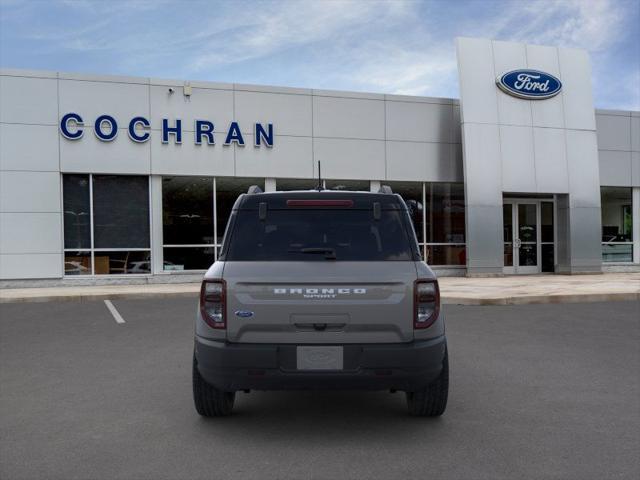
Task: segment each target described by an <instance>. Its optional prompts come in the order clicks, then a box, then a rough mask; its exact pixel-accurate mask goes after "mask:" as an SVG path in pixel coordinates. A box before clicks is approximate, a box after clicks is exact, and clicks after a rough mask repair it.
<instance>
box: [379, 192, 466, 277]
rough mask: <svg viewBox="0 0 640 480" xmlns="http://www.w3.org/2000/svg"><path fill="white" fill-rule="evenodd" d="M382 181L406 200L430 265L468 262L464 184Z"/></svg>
mask: <svg viewBox="0 0 640 480" xmlns="http://www.w3.org/2000/svg"><path fill="white" fill-rule="evenodd" d="M382 183H384V184H385V185H389V186H390V187H391V189H392V190H393V192H394V193H398V194H400V196H401V197H402V198H403V199H404V201H405V202H406V203H407V207H408V208H409V212H410V214H411V218H412V220H413V225H414V228H415V230H416V235H417V237H418V243H419V244H420V247H421V249H422V252H423V256H424V258H425V260H426V262H427V263H428V264H430V265H440V266H443V265H446V266H464V265H465V264H466V262H467V259H466V243H465V219H464V214H465V206H464V187H463V185H462V184H461V183H424V184H423V183H419V182H382Z"/></svg>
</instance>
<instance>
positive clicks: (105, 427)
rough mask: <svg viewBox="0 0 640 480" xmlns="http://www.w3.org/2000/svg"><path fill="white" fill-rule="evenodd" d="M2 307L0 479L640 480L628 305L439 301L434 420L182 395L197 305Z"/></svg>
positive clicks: (265, 399) (639, 350)
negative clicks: (442, 362) (224, 404)
mask: <svg viewBox="0 0 640 480" xmlns="http://www.w3.org/2000/svg"><path fill="white" fill-rule="evenodd" d="M113 305H114V306H115V307H116V309H117V312H118V313H119V314H120V315H121V317H122V321H123V322H124V323H118V322H117V321H116V319H115V318H114V316H113V315H112V313H111V312H110V311H109V309H108V308H107V306H106V305H105V303H104V302H87V303H40V304H35V303H34V304H3V305H0V478H2V479H5V480H7V479H18V478H30V479H31V478H34V479H35V478H47V479H65V480H66V479H163V478H167V479H182V478H184V479H198V478H216V479H225V478H243V479H244V478H256V479H257V478H259V479H267V478H318V479H337V478H367V479H369V478H385V479H389V478H403V479H410V478H456V479H485V478H486V479H492V480H495V479H501V478H505V479H514V478H532V479H541V478H562V479H568V478H576V479H581V480H584V479H590V478H594V479H602V478H638V475H639V474H640V456H639V455H638V452H639V451H640V303H638V302H617V303H590V304H563V305H526V306H499V307H462V306H447V307H446V309H445V312H446V315H447V329H448V330H447V333H448V337H449V351H450V365H451V390H450V397H449V406H448V409H447V412H446V413H445V415H444V417H442V418H439V419H421V418H413V417H409V416H408V415H407V413H406V409H405V400H404V395H403V394H401V393H396V394H390V393H386V392H380V393H377V392H375V393H362V392H285V393H282V392H252V393H250V394H244V393H240V394H238V397H237V401H236V409H235V413H234V415H233V416H231V417H229V418H223V419H208V420H205V419H203V418H200V417H199V416H198V415H197V414H196V412H195V410H194V408H193V404H192V398H191V370H190V369H191V354H192V329H193V326H192V324H193V322H192V318H193V315H194V314H195V308H196V307H195V300H190V299H171V300H128V301H124V300H122V301H114V302H113Z"/></svg>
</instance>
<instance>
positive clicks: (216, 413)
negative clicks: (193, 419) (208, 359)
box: [192, 355, 236, 417]
mask: <svg viewBox="0 0 640 480" xmlns="http://www.w3.org/2000/svg"><path fill="white" fill-rule="evenodd" d="M192 379H193V402H194V403H195V406H196V411H197V412H198V413H199V414H200V415H202V416H203V417H224V416H227V415H230V414H231V411H232V410H233V402H234V401H235V398H236V394H235V392H223V391H221V390H218V389H217V388H215V387H213V386H212V385H209V384H208V383H207V382H206V381H205V380H204V378H202V375H200V372H199V371H198V364H197V363H196V357H195V355H194V356H193V373H192Z"/></svg>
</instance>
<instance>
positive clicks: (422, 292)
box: [413, 280, 440, 328]
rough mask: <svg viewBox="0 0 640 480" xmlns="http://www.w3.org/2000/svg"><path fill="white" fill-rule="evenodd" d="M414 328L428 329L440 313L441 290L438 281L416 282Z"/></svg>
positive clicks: (414, 289)
mask: <svg viewBox="0 0 640 480" xmlns="http://www.w3.org/2000/svg"><path fill="white" fill-rule="evenodd" d="M413 292H414V300H413V305H414V306H413V327H414V328H428V327H430V326H431V325H433V322H435V321H436V320H437V319H438V314H439V313H440V288H438V281H437V280H416V282H415V283H414V286H413Z"/></svg>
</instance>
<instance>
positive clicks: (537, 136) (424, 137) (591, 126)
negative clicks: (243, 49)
mask: <svg viewBox="0 0 640 480" xmlns="http://www.w3.org/2000/svg"><path fill="white" fill-rule="evenodd" d="M458 56H459V71H460V84H461V97H462V98H461V100H462V104H463V105H462V108H463V116H462V117H463V118H462V119H461V115H460V101H458V100H456V99H443V98H425V97H408V96H398V95H382V94H367V93H355V92H338V91H324V90H309V89H296V88H280V87H263V86H255V85H239V84H223V83H211V82H190V83H189V85H190V86H191V88H192V93H191V95H190V96H185V95H183V88H184V87H185V82H183V81H170V80H161V79H154V78H137V77H114V76H91V75H75V74H66V73H58V72H39V71H38V72H31V71H22V70H3V71H1V72H0V247H1V250H0V280H5V281H12V280H20V279H60V278H62V276H63V265H64V260H63V225H62V222H63V219H62V192H61V174H65V173H88V174H140V175H148V176H149V177H150V180H149V182H150V190H149V191H150V207H151V215H150V222H151V249H152V254H153V262H154V268H153V271H154V273H159V271H160V270H161V263H160V264H159V263H158V262H161V255H160V256H159V252H161V250H162V245H163V240H162V225H161V223H162V212H161V209H162V203H161V192H160V188H161V180H162V176H164V175H176V176H178V175H197V176H208V177H212V179H213V178H215V177H218V178H220V177H225V178H227V177H260V178H264V179H266V185H267V188H269V185H273V184H274V183H275V181H274V180H273V179H288V178H296V179H304V178H314V177H316V175H317V172H316V162H317V161H318V160H320V161H321V162H322V174H323V177H324V178H326V179H342V180H349V179H352V180H366V181H370V182H371V185H372V186H376V185H378V184H379V183H384V182H385V181H410V182H463V181H464V182H465V190H466V203H467V205H466V218H467V232H466V234H467V268H468V269H469V271H470V273H495V272H497V271H498V270H501V268H502V265H501V263H500V257H501V251H500V248H501V246H502V239H501V238H500V228H501V226H500V222H501V218H502V214H501V212H500V213H499V214H498V207H499V208H501V206H502V194H503V193H504V192H527V193H549V194H566V195H567V202H569V203H567V204H566V208H568V209H571V210H570V211H571V213H573V215H571V216H570V217H569V218H567V220H566V222H565V225H566V228H568V229H569V232H568V233H567V237H566V238H569V236H572V237H573V238H574V239H575V238H577V236H581V237H583V239H584V238H587V240H586V242H587V243H588V244H589V246H588V248H586V250H584V249H583V250H582V251H580V248H581V247H580V246H579V245H576V246H574V247H573V248H575V250H574V255H573V257H572V256H571V254H570V253H567V254H566V255H568V256H567V259H568V260H567V262H568V263H567V262H565V263H566V266H567V268H566V269H565V270H566V271H568V272H571V271H578V270H584V271H589V270H593V269H595V270H599V269H600V262H599V261H598V260H597V258H596V257H597V255H599V251H598V252H596V251H595V250H594V245H596V244H597V245H599V244H600V239H599V235H600V232H599V229H600V224H599V218H600V210H599V207H600V204H599V198H600V197H599V189H600V186H601V185H611V186H627V187H635V188H634V229H635V231H634V242H635V248H634V254H635V256H636V257H635V262H636V263H637V262H640V259H639V258H638V253H639V252H640V245H638V239H640V232H639V231H638V228H639V227H640V221H638V208H639V205H640V198H639V197H640V113H639V112H619V111H595V113H594V109H593V105H592V100H591V87H590V70H589V61H588V58H587V56H586V54H585V53H584V52H581V51H574V50H566V49H556V48H553V47H533V46H525V45H522V44H515V43H507V42H491V41H488V40H477V39H473V40H470V39H461V40H459V42H458ZM527 65H529V66H531V65H536V66H538V67H539V68H545V69H547V70H548V71H549V72H550V73H552V74H556V75H558V76H559V77H560V78H561V79H562V81H563V83H564V90H563V93H562V94H560V95H558V96H557V97H554V98H552V99H549V100H544V101H542V100H541V101H538V102H537V103H532V102H529V101H523V100H519V99H515V98H511V97H507V96H506V95H504V94H503V93H501V92H499V91H498V89H497V88H496V86H495V82H494V79H495V74H496V72H497V71H500V70H505V69H508V68H513V67H519V66H527ZM585 76H586V79H587V81H586V82H585V81H584V80H585ZM484 77H486V78H484ZM472 78H475V79H476V81H471V80H472ZM170 88H172V89H173V90H174V93H170V92H169V89H170ZM585 99H586V100H585ZM67 112H77V113H80V114H81V115H82V116H83V118H84V120H85V127H84V128H85V135H84V137H83V138H82V139H81V140H79V141H69V140H67V139H65V138H64V137H62V136H61V135H60V133H59V122H60V118H61V116H62V115H63V114H65V113H67ZM105 113H108V114H110V115H112V116H113V117H115V118H116V119H117V120H118V121H119V127H120V131H119V133H118V136H117V138H116V139H115V140H114V141H111V142H101V141H100V140H98V139H97V138H96V136H95V135H93V133H92V128H93V126H92V125H93V121H94V120H95V118H96V117H98V116H99V115H102V114H105ZM135 116H144V117H146V118H147V119H149V120H150V122H151V130H150V133H151V138H150V141H148V142H146V143H136V142H133V141H131V140H130V139H129V138H128V137H127V131H126V130H127V122H128V121H129V120H130V119H131V118H133V117H135ZM162 118H169V119H176V118H180V119H182V121H183V130H184V131H183V136H184V138H183V142H182V143H181V144H180V145H177V144H175V143H174V142H169V143H168V144H163V143H162V142H161V135H160V130H159V129H160V124H161V119H162ZM203 118H204V119H210V120H211V121H212V122H214V123H215V125H216V132H217V133H216V134H215V135H216V137H215V138H216V145H196V144H195V143H194V141H193V129H194V127H193V125H194V120H196V119H203ZM232 121H237V122H239V124H240V126H241V128H242V132H243V134H244V135H245V137H246V139H247V145H246V146H243V147H241V146H238V145H235V144H234V145H229V146H226V145H223V143H224V133H223V131H224V129H225V128H226V126H227V125H229V124H230V122H232ZM255 122H265V123H272V124H273V125H274V130H275V141H274V146H273V148H270V149H269V148H256V147H254V146H253V125H254V123H255ZM218 126H219V127H220V129H218ZM463 143H464V149H465V161H464V164H463V153H462V150H463ZM558 156H559V157H558ZM558 158H560V159H561V161H558ZM581 192H586V193H584V195H583V194H582V193H581ZM581 199H582V200H581ZM572 202H573V203H572ZM576 202H577V203H576ZM560 203H561V201H560ZM558 208H561V206H559V207H558ZM583 213H584V214H583ZM585 236H586V237H585ZM563 238H564V237H563ZM563 241H564V240H563V239H561V238H559V239H558V242H559V244H558V249H559V251H562V248H563V247H562V245H560V243H562V242H563ZM572 258H573V259H574V261H572V260H571V259H572ZM559 263H561V262H559Z"/></svg>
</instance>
